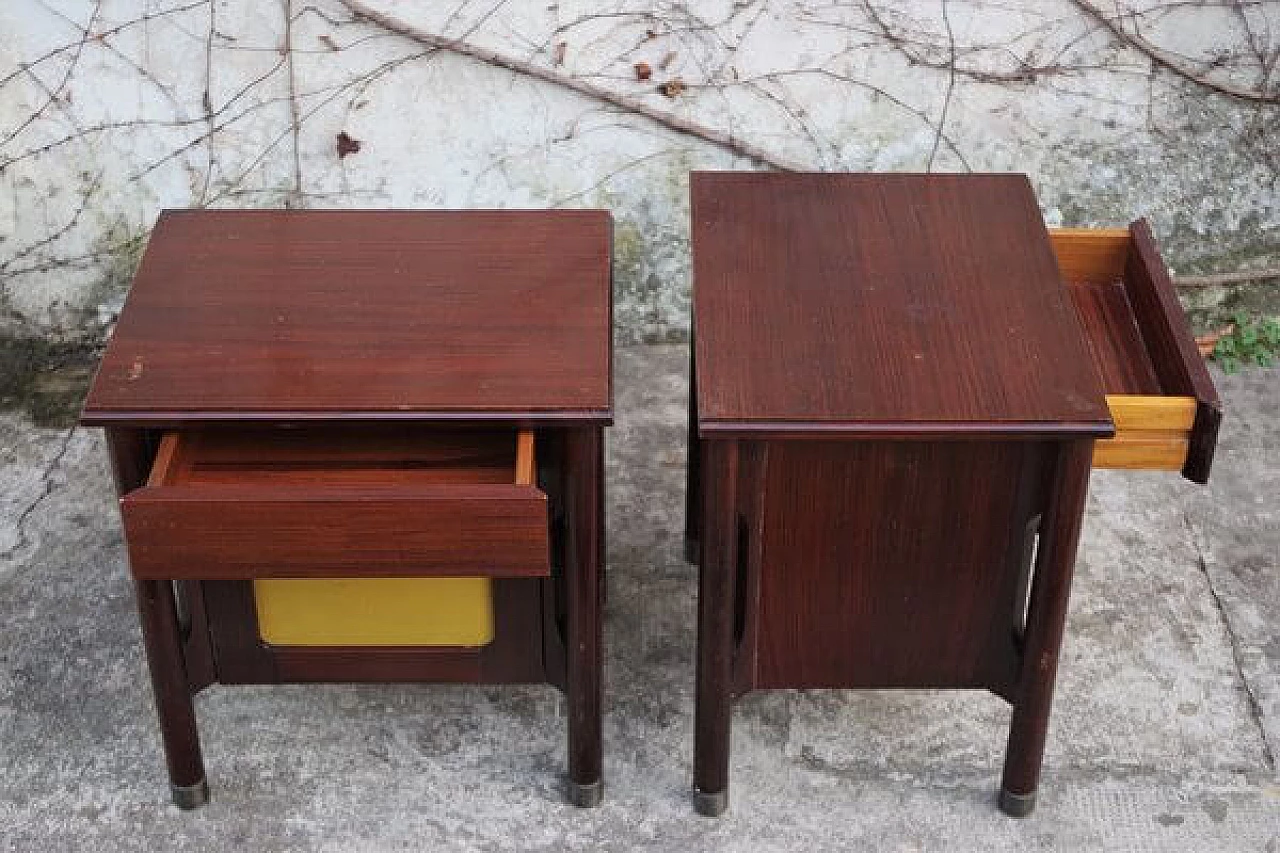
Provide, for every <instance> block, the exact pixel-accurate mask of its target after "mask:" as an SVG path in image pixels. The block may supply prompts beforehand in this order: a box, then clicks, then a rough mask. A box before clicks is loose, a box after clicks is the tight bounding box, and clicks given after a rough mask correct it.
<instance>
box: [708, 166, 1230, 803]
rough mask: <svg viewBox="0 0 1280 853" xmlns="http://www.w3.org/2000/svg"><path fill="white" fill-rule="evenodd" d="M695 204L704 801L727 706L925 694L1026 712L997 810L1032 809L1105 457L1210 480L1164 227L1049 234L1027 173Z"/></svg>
mask: <svg viewBox="0 0 1280 853" xmlns="http://www.w3.org/2000/svg"><path fill="white" fill-rule="evenodd" d="M692 195H693V202H692V217H693V228H692V234H693V238H692V239H693V255H694V272H693V275H694V335H695V347H694V356H693V392H692V395H691V401H690V419H689V448H690V464H689V493H688V494H689V505H688V512H687V519H688V522H687V523H688V529H687V548H686V550H687V553H688V555H689V557H690V559H691V560H696V561H699V562H700V563H701V582H700V589H699V617H698V686H697V716H696V749H695V759H694V762H695V764H694V792H695V804H696V806H697V808H698V810H699V811H700V812H702V813H703V814H709V815H715V814H719V813H721V812H722V811H723V810H724V809H725V808H726V806H727V804H728V781H729V728H730V720H731V715H732V700H733V699H734V698H735V697H736V696H740V695H742V694H744V693H746V692H748V691H750V690H753V689H757V688H821V687H832V688H835V687H842V688H891V687H919V688H982V689H987V690H990V691H992V692H994V693H996V694H997V695H999V696H1001V697H1003V698H1004V699H1006V700H1008V701H1009V702H1010V703H1011V704H1012V705H1013V718H1012V723H1011V726H1010V731H1009V746H1008V754H1007V758H1006V761H1005V768H1004V779H1003V783H1002V787H1001V793H1000V805H1001V808H1002V809H1003V810H1004V811H1006V812H1008V813H1010V814H1014V815H1024V814H1027V813H1029V812H1030V811H1031V809H1032V808H1033V807H1034V803H1035V795H1036V788H1037V784H1038V780H1039V774H1040V763H1041V757H1042V755H1043V751H1044V744H1045V735H1046V732H1047V729H1048V721H1049V709H1050V703H1051V700H1052V695H1053V683H1054V676H1055V672H1056V669H1057V662H1058V650H1059V646H1060V643H1061V639H1062V632H1063V626H1064V621H1065V618H1066V613H1067V598H1068V591H1069V588H1070V584H1071V576H1072V571H1073V568H1074V563H1075V556H1076V544H1077V540H1078V535H1079V531H1080V524H1081V519H1082V516H1083V512H1084V505H1085V495H1086V491H1087V486H1088V479H1089V471H1090V467H1091V465H1093V464H1096V465H1099V466H1104V465H1105V466H1109V467H1136V468H1163V469H1182V470H1184V472H1185V473H1186V474H1187V476H1188V477H1189V478H1191V479H1193V480H1197V481H1199V482H1203V481H1204V478H1205V477H1207V476H1208V471H1209V463H1210V460H1211V458H1212V453H1213V447H1214V443H1215V442H1216V435H1217V424H1218V420H1219V418H1220V408H1219V405H1218V400H1217V395H1216V393H1215V392H1214V390H1213V385H1212V382H1210V380H1209V375H1208V373H1207V371H1206V370H1205V367H1204V364H1203V361H1202V360H1201V359H1200V357H1199V355H1198V354H1197V353H1196V351H1195V348H1194V343H1193V342H1192V340H1191V337H1190V333H1189V331H1188V330H1187V326H1186V321H1185V318H1184V317H1183V315H1182V310H1181V308H1180V307H1179V305H1178V302H1177V299H1176V296H1175V295H1174V294H1173V290H1172V285H1171V283H1170V282H1169V279H1168V274H1167V272H1166V271H1165V269H1164V266H1163V264H1162V263H1161V262H1160V258H1159V255H1158V253H1157V252H1156V250H1155V247H1154V244H1153V243H1152V241H1151V237H1150V232H1149V230H1148V229H1147V228H1146V226H1145V223H1138V224H1136V225H1135V226H1133V227H1132V228H1131V229H1129V230H1128V231H1123V230H1119V231H1101V232H1091V231H1066V232H1060V233H1058V234H1057V235H1055V237H1054V238H1053V240H1052V241H1051V239H1050V237H1049V235H1048V233H1047V232H1046V229H1045V227H1044V224H1043V221H1042V219H1041V216H1040V211H1039V208H1038V207H1037V205H1036V200H1035V197H1034V195H1033V193H1032V190H1031V186H1030V184H1029V183H1028V182H1027V180H1026V178H1024V177H1021V176H1017V175H930V176H924V175H832V174H823V175H803V174H799V175H775V174H760V173H748V174H731V173H700V174H695V175H694V176H693V179H692ZM1055 249H1056V250H1057V254H1058V257H1057V258H1056V259H1055ZM1059 267H1061V274H1060V271H1059ZM1064 278H1065V281H1064ZM1067 282H1069V283H1070V286H1067ZM1113 436H1114V437H1113Z"/></svg>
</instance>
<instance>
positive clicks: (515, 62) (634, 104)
mask: <svg viewBox="0 0 1280 853" xmlns="http://www.w3.org/2000/svg"><path fill="white" fill-rule="evenodd" d="M340 2H341V3H342V5H343V6H346V7H347V9H349V10H350V11H351V12H353V13H354V14H356V15H358V16H359V17H361V18H365V19H367V20H369V21H372V22H373V23H375V24H377V25H378V26H380V27H383V28H384V29H387V30H390V31H392V32H394V33H397V34H399V35H402V36H404V37H405V38H408V39H412V40H414V41H416V42H419V43H421V44H424V45H427V46H429V47H432V48H435V49H437V50H443V51H447V52H449V53H456V54H458V55H459V56H466V57H468V58H471V59H475V60H477V61H479V62H483V63H485V64H487V65H492V66H494V67H495V68H502V69H505V70H507V71H511V72H514V73H516V74H520V75H523V76H525V77H532V78H534V79H535V80H541V81H543V82H545V83H551V84H553V85H555V86H561V87H563V88H565V89H569V90H570V91H573V92H577V93H578V94H580V95H583V96H584V97H587V98H591V99H592V100H596V101H601V102H603V103H606V104H609V105H611V106H615V107H618V108H619V109H623V110H627V111H628V112H631V113H635V114H636V115H640V116H643V117H644V118H647V119H649V120H650V121H653V122H656V123H657V124H660V125H662V126H664V127H666V128H669V129H670V130H674V131H676V132H678V133H683V134H686V135H688V136H693V137H695V138H697V139H701V140H703V141H704V142H709V143H711V144H712V145H718V146H719V147H721V148H724V149H726V150H728V151H731V152H733V153H734V154H737V155H738V156H740V157H746V158H747V159H749V160H754V161H755V162H757V163H759V164H760V165H762V166H768V167H770V168H773V169H778V170H781V171H784V172H794V171H800V170H802V169H804V168H805V167H804V166H802V165H800V164H796V163H791V162H789V161H787V160H784V159H783V158H781V157H779V156H777V155H776V154H773V153H771V152H769V151H766V150H765V149H763V148H761V147H759V146H758V145H754V144H752V143H751V142H748V141H747V140H745V139H741V138H740V137H738V136H736V135H734V134H732V133H726V132H725V131H722V130H717V129H715V128H712V127H707V126H706V125H703V124H700V123H698V122H695V121H690V120H689V119H686V118H681V117H680V116H676V115H672V114H671V113H668V112H665V111H663V110H659V109H655V108H654V107H651V106H649V105H648V104H646V103H644V102H643V101H641V100H639V99H637V98H632V97H628V96H626V95H621V94H618V93H617V92H613V91H610V90H609V89H606V88H604V87H603V86H598V85H596V84H594V83H590V82H588V81H585V80H580V79H578V78H576V77H573V76H571V75H569V74H565V73H562V72H560V71H557V70H555V69H554V68H548V67H545V66H542V65H538V64H536V63H533V62H527V61H525V60H523V59H518V58H516V57H513V56H507V55H506V54H502V53H499V52H498V51H495V50H490V49H489V48H486V47H481V46H480V45H476V44H472V43H471V42H468V41H464V40H462V39H455V38H449V37H446V36H442V35H439V34H437V33H432V32H428V31H426V30H423V29H421V28H419V27H415V26H413V25H412V24H409V23H407V22H405V21H401V20H399V19H398V18H394V17H392V16H391V15H387V14H385V13H383V12H379V11H378V10H376V9H371V8H370V7H369V6H367V5H365V4H364V3H363V2H361V0H340Z"/></svg>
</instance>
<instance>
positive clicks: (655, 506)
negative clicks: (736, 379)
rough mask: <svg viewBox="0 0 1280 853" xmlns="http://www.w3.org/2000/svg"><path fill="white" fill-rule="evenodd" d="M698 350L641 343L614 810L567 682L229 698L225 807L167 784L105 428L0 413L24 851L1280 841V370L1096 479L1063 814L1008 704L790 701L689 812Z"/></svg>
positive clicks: (1069, 673)
mask: <svg viewBox="0 0 1280 853" xmlns="http://www.w3.org/2000/svg"><path fill="white" fill-rule="evenodd" d="M686 360H687V350H686V349H684V348H683V347H651V348H638V349H625V350H621V351H620V352H619V353H618V356H617V375H616V385H617V389H618V399H617V403H618V409H619V416H618V420H617V426H616V427H615V428H614V429H613V431H612V433H611V435H610V441H609V444H610V456H609V459H610V469H609V488H610V491H609V514H608V524H609V535H610V539H609V580H608V590H609V602H608V615H607V623H606V640H607V643H608V658H607V666H608V671H607V676H606V683H607V687H606V704H607V714H608V716H607V719H606V727H605V755H606V765H605V768H606V773H607V785H608V789H607V793H606V800H605V803H604V805H603V806H602V807H601V808H599V809H596V810H593V811H579V810H576V809H574V808H572V807H570V806H567V805H565V804H564V802H563V800H562V798H561V793H560V784H561V772H562V768H563V761H564V725H565V720H564V705H563V703H562V702H561V701H560V698H559V696H558V695H557V693H556V692H555V691H554V690H552V689H551V688H491V687H470V686H458V687H447V686H446V687H439V686H417V685H404V686H321V687H316V686H285V687H263V688H258V687H214V688H211V689H210V690H208V691H207V692H206V693H204V694H203V695H202V696H201V697H200V699H199V700H198V703H197V708H198V713H199V715H200V722H201V730H202V734H203V738H204V746H205V751H206V759H207V764H208V771H209V777H210V782H211V785H212V787H213V801H212V803H210V805H208V806H207V807H206V808H204V809H203V810H201V811H198V812H195V813H181V812H179V811H177V810H176V809H175V808H173V807H172V806H170V805H169V803H168V790H167V785H166V782H165V777H164V771H163V761H162V758H161V755H160V752H159V743H158V737H157V731H156V726H155V717H154V714H153V711H152V707H151V696H150V692H149V686H148V684H147V680H146V675H145V668H144V663H143V659H142V650H141V646H140V640H139V635H138V629H137V624H136V619H135V614H134V609H133V602H132V598H131V589H130V586H129V583H128V580H127V574H126V569H125V564H124V550H123V548H122V545H121V537H120V532H119V527H118V523H117V519H116V515H115V510H114V506H113V501H112V495H111V487H110V484H109V478H108V474H107V470H106V465H105V454H104V452H103V448H102V443H101V441H100V438H99V436H98V435H96V434H95V433H93V432H90V431H77V432H75V433H74V434H72V435H70V437H68V436H67V434H66V433H64V432H60V431H54V430H38V429H35V428H33V427H31V426H30V424H29V422H27V421H24V420H20V419H18V418H17V417H16V416H9V417H6V418H5V419H3V420H0V454H2V458H3V460H4V466H3V468H2V469H0V470H2V473H0V502H2V503H0V849H4V850H21V851H27V850H67V849H98V850H157V849H165V850H206V849H207V850H213V849H226V848H245V849H249V848H252V849H254V850H255V851H262V853H266V851H272V850H283V849H306V850H366V849H368V850H373V849H415V850H417V849H450V850H489V849H513V850H515V849H518V850H543V849H547V850H550V849H555V850H561V849H605V850H631V849H653V850H713V849H714V850H779V851H781V850H787V851H794V850H818V849H821V850H827V849H833V848H835V849H841V848H844V849H868V850H883V851H913V850H975V851H1001V850H1073V851H1074V850H1094V849H1097V850H1124V851H1127V850H1133V851H1157V850H1159V851H1165V850H1187V851H1235V850H1239V851H1263V850H1265V851H1277V850H1280V783H1278V780H1277V775H1276V769H1275V756H1276V754H1277V750H1278V749H1280V632H1278V631H1277V623H1278V619H1277V617H1278V616H1280V573H1278V572H1277V569H1278V568H1280V567H1278V566H1277V560H1278V555H1280V500H1277V498H1278V497H1280V418H1278V417H1277V406H1276V404H1277V401H1280V371H1275V370H1273V371H1269V372H1256V371H1255V372H1252V373H1248V374H1245V375H1241V376H1236V377H1223V376H1222V375H1221V374H1217V380H1218V382H1219V387H1220V389H1221V390H1222V392H1223V394H1224V397H1225V403H1226V407H1227V418H1226V421H1225V424H1224V429H1223V434H1222V442H1221V446H1220V449H1219V454H1218V461H1217V465H1216V468H1215V471H1214V477H1213V483H1212V484H1211V485H1210V486H1209V487H1207V488H1198V487H1194V486H1192V485H1191V484H1188V483H1185V482H1184V481H1182V480H1180V479H1179V478H1178V477H1177V476H1176V475H1173V474H1146V473H1127V472H1099V473H1096V474H1095V475H1094V479H1093V483H1092V490H1091V498H1090V502H1089V513H1088V519H1087V522H1086V527H1085V535H1084V540H1083V543H1082V546H1081V552H1080V560H1079V565H1078V570H1077V582H1076V586H1075V590H1074V597H1073V604H1072V610H1071V617H1070V623H1069V626H1068V636H1067V641H1066V646H1065V652H1064V658H1063V661H1062V670H1061V674H1060V677H1059V681H1058V696H1057V699H1056V702H1055V711H1054V720H1053V726H1052V730H1051V733H1050V740H1049V746H1048V756H1047V759H1046V762H1045V774H1044V780H1043V783H1042V788H1041V802H1040V806H1039V808H1038V810H1037V811H1036V813H1035V814H1034V815H1033V816H1032V817H1031V818H1029V819H1026V820H1021V821H1018V820H1012V819H1009V818H1006V817H1004V816H1002V815H1001V814H999V813H998V812H997V811H996V809H995V805H994V792H995V788H996V783H997V781H998V777H999V770H1000V758H1001V755H1002V751H1003V745H1004V735H1005V726H1006V723H1007V719H1008V713H1007V710H1006V708H1005V707H1004V705H1003V703H1002V702H1000V701H999V700H997V699H995V698H994V697H991V696H988V695H985V694H980V693H968V692H965V693H959V692H956V693H936V692H821V691H811V692H772V693H763V694H756V695H753V696H751V697H749V698H747V699H746V700H744V701H743V702H742V703H741V704H740V705H739V707H738V710H737V713H736V715H735V727H734V757H733V793H732V806H731V811H730V813H729V814H728V815H727V816H726V817H724V818H722V819H720V820H708V819H706V818H700V817H698V816H696V815H695V814H694V813H693V811H692V809H691V808H690V805H689V800H688V783H689V773H690V759H691V751H692V711H693V650H694V641H695V634H694V602H695V595H696V575H695V571H694V569H693V568H692V567H691V566H689V565H688V564H686V563H685V562H684V561H683V560H682V559H681V557H680V551H681V547H680V539H681V530H682V526H681V525H682V513H683V470H684V469H683V466H684V436H683V425H684V417H685V414H684V413H685V394H686V381H685V365H686Z"/></svg>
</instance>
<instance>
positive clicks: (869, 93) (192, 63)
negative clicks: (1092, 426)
mask: <svg viewBox="0 0 1280 853" xmlns="http://www.w3.org/2000/svg"><path fill="white" fill-rule="evenodd" d="M360 13H363V14H360ZM433 36H446V37H450V38H457V39H461V40H463V41H464V42H465V43H466V45H467V46H464V47H462V48H461V50H462V54H460V53H459V49H458V46H457V45H446V46H443V47H441V46H440V45H439V44H438V43H433V42H432V40H431V38H432V37H433ZM433 44H434V45H435V46H433ZM468 46H469V47H468ZM471 47H478V48H479V49H481V50H487V51H492V52H494V53H495V54H496V55H497V62H498V63H499V64H501V63H507V64H509V65H511V66H512V67H508V68H504V67H499V65H495V64H492V63H486V62H484V61H481V60H478V59H477V58H475V57H474V56H468V55H464V54H466V53H467V52H468V51H470V49H471ZM1278 56H1280V3H1277V2H1257V1H1256V0H1241V1H1240V2H1230V0H1227V2H1222V0H1216V2H1208V0H1206V2H1176V3H1175V2H1169V0H1165V2H1151V0H1125V1H1124V2H1105V3H1104V2H1102V0H1097V2H1096V3H1088V2H1084V0H1000V2H996V0H943V1H942V2H924V1H922V0H863V2H848V3H836V2H804V0H732V2H731V0H714V2H698V3H680V2H672V1H671V0H615V2H605V3H593V2H568V1H567V0H566V2H559V3H556V2H548V0H540V2H536V3H532V2H502V0H456V2H450V3H426V2H417V3H415V2H410V0H359V2H357V0H101V2H87V0H6V2H4V3H3V4H0V310H2V311H3V315H4V317H5V321H4V322H5V324H6V326H7V330H8V332H9V333H10V334H15V333H22V334H31V333H33V332H34V333H38V334H40V335H43V336H46V337H53V338H56V337H58V336H63V337H67V336H70V337H75V336H82V335H84V333H86V332H87V333H88V335H89V336H92V335H94V334H96V333H97V332H98V331H99V330H100V329H101V327H102V325H103V324H104V323H105V322H108V321H109V319H110V317H111V314H112V310H113V309H114V307H116V306H118V304H119V301H120V299H121V297H122V294H123V292H124V290H125V288H126V287H127V283H128V280H129V274H130V271H131V270H132V267H133V265H134V264H135V263H136V260H137V257H138V255H139V252H140V249H141V247H142V245H143V244H144V241H145V236H146V231H147V228H148V226H149V224H150V223H151V222H152V221H153V219H154V217H155V215H156V213H157V211H158V210H159V209H161V208H163V207H177V206H193V205H210V206H282V205H291V206H316V207H329V206H334V207H517V206H520V207H543V206H562V205H563V206H606V207H609V208H610V209H612V210H613V211H614V215H615V218H616V247H615V248H616V255H617V270H616V272H617V275H616V287H617V322H618V325H619V335H620V338H621V339H622V340H667V339H678V338H680V337H682V336H683V335H684V334H686V329H687V321H688V301H689V300H688V268H687V260H688V245H687V216H688V210H687V201H686V191H687V182H686V174H687V172H688V170H689V169H692V168H766V167H769V166H770V165H772V166H784V167H785V166H794V167H799V168H808V169H828V170H835V169H839V170H911V171H921V170H926V169H934V170H963V169H974V170H1017V171H1024V172H1027V173H1028V174H1030V175H1031V176H1032V179H1033V181H1034V183H1035V184H1036V187H1037V190H1038V192H1039V195H1040V199H1041V202H1042V204H1043V206H1044V209H1045V214H1046V217H1047V218H1048V219H1049V220H1050V222H1053V223H1066V224H1089V223H1107V224H1114V223H1122V222H1125V221H1127V220H1129V219H1131V218H1133V217H1136V216H1140V215H1145V216H1149V217H1150V218H1151V219H1152V220H1153V222H1154V224H1155V227H1156V231H1157V233H1158V234H1159V236H1160V237H1161V238H1162V241H1163V243H1164V246H1165V249H1166V253H1167V255H1168V256H1169V258H1170V260H1171V262H1172V264H1173V265H1174V267H1175V268H1176V270H1177V271H1179V272H1198V271H1208V270H1217V269H1236V268H1239V267H1241V266H1246V267H1247V266H1251V265H1273V264H1275V263H1276V261H1277V259H1278V256H1280V248H1278V244H1280V237H1278V236H1277V235H1280V201H1278V196H1277V175H1278V174H1280V143H1278V142H1277V134H1276V131H1277V117H1278V116H1280V106H1278V105H1277V102H1278V101H1280V82H1278V81H1277V79H1276V76H1275V74H1274V72H1275V68H1276V62H1277V57H1278ZM640 62H645V63H647V64H648V65H649V67H650V71H651V76H650V77H649V79H647V80H640V79H638V76H639V75H638V74H637V71H636V70H635V67H634V66H635V64H636V63H640ZM522 63H528V64H529V65H530V66H532V69H533V70H535V71H537V72H538V73H541V74H543V76H544V77H545V76H549V77H552V78H556V77H559V78H563V79H562V80H560V81H557V80H555V79H551V80H548V79H538V78H537V77H536V76H533V75H531V74H530V73H528V72H529V71H530V68H528V67H525V66H523V65H522ZM564 82H568V83H570V84H577V85H582V84H585V86H586V87H587V88H588V89H589V90H590V91H588V92H585V93H584V92H580V91H573V90H572V89H571V88H569V87H567V86H566V85H562V83H564ZM673 84H675V85H673ZM660 86H663V87H665V88H666V90H667V91H666V93H665V94H664V93H663V92H661V91H659V87H660ZM677 89H679V91H676V90H677ZM637 109H640V110H647V111H649V112H651V113H652V116H644V115H641V114H639V113H638V112H637ZM673 125H680V127H679V128H677V127H673ZM690 130H692V131H693V132H692V133H691V132H688V131H690ZM339 134H345V135H346V137H348V138H349V139H351V140H355V141H358V143H359V150H358V151H351V152H350V153H346V155H345V156H340V150H339V144H338V138H339ZM753 153H754V154H755V155H756V156H746V155H749V154H753ZM762 160H767V161H772V163H769V162H762Z"/></svg>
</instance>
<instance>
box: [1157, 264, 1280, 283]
mask: <svg viewBox="0 0 1280 853" xmlns="http://www.w3.org/2000/svg"><path fill="white" fill-rule="evenodd" d="M1273 278H1280V267H1271V268H1269V269H1261V270H1235V271H1234V272H1219V273H1213V274H1211V275H1178V276H1174V277H1173V283H1174V284H1176V285H1177V286H1178V287H1222V286H1224V285H1229V284H1247V283H1249V282H1254V281H1267V280H1268V279H1273Z"/></svg>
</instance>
